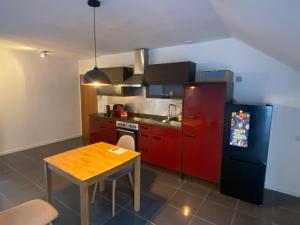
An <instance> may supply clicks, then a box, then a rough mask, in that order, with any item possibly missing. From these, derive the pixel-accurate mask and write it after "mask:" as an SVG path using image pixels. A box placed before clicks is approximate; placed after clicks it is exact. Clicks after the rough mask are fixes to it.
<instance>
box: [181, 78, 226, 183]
mask: <svg viewBox="0 0 300 225" xmlns="http://www.w3.org/2000/svg"><path fill="white" fill-rule="evenodd" d="M226 87H227V84H226V82H208V83H194V84H188V85H186V86H185V96H184V102H183V154H182V156H183V158H182V160H183V173H185V174H188V175H192V176H196V177H200V178H202V179H205V180H208V181H211V182H214V183H219V179H220V170H221V152H222V138H223V122H224V121H223V120H224V112H225V104H226V100H228V99H231V97H232V96H231V97H230V96H227V93H229V92H227V91H226Z"/></svg>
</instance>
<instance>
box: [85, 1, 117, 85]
mask: <svg viewBox="0 0 300 225" xmlns="http://www.w3.org/2000/svg"><path fill="white" fill-rule="evenodd" d="M88 5H89V6H90V7H93V8H94V50H95V55H94V58H95V67H94V68H93V69H92V70H90V71H88V72H87V73H86V74H85V75H84V76H83V80H82V84H86V85H95V86H97V85H110V84H111V81H110V79H109V77H108V76H107V75H106V74H105V73H103V72H102V71H101V70H100V69H99V68H98V67H97V42H96V8H98V7H100V5H101V3H100V2H99V1H98V0H88Z"/></svg>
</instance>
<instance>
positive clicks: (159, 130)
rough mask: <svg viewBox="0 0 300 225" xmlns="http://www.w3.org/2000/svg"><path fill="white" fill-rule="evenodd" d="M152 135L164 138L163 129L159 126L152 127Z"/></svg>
mask: <svg viewBox="0 0 300 225" xmlns="http://www.w3.org/2000/svg"><path fill="white" fill-rule="evenodd" d="M152 134H153V135H159V136H164V134H165V128H164V127H159V126H153V127H152Z"/></svg>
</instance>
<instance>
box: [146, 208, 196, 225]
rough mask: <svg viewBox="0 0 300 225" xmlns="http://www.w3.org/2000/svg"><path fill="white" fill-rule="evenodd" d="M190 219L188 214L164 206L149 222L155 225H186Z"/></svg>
mask: <svg viewBox="0 0 300 225" xmlns="http://www.w3.org/2000/svg"><path fill="white" fill-rule="evenodd" d="M191 219H192V215H191V214H190V213H187V212H186V211H182V210H180V209H176V208H174V207H172V206H170V205H166V206H164V207H163V208H161V209H160V210H159V211H158V212H157V213H156V215H154V216H153V217H152V219H151V221H152V222H153V223H154V224H156V225H166V224H167V225H187V224H189V222H190V220H191Z"/></svg>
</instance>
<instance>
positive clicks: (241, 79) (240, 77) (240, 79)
mask: <svg viewBox="0 0 300 225" xmlns="http://www.w3.org/2000/svg"><path fill="white" fill-rule="evenodd" d="M242 81H243V77H242V76H237V77H236V78H235V82H242Z"/></svg>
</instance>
